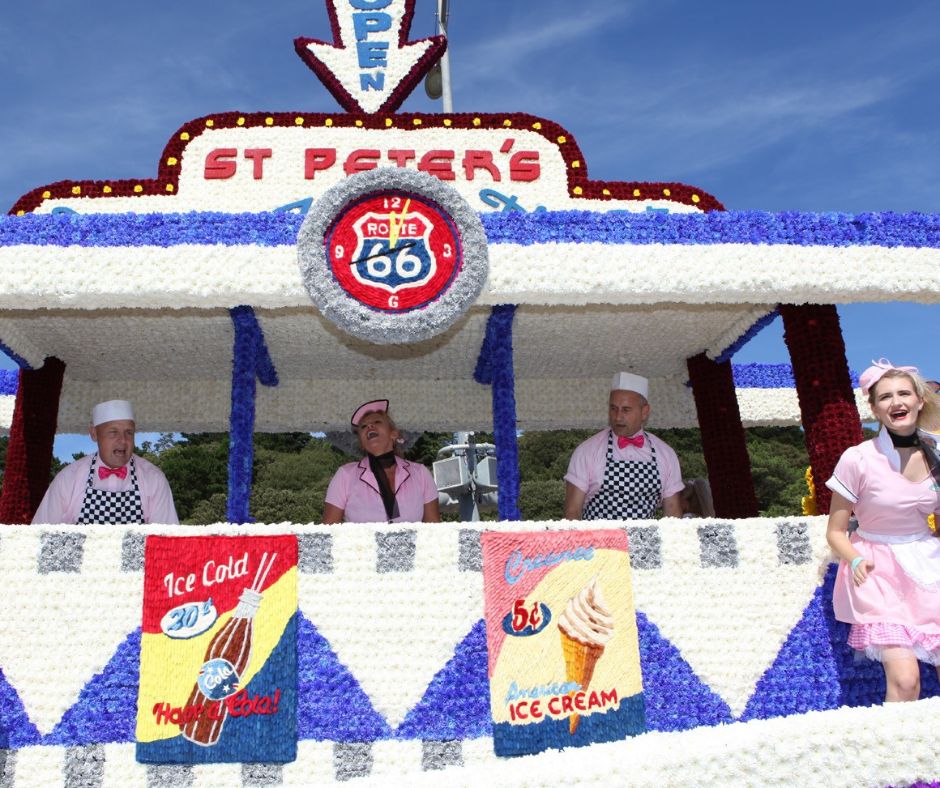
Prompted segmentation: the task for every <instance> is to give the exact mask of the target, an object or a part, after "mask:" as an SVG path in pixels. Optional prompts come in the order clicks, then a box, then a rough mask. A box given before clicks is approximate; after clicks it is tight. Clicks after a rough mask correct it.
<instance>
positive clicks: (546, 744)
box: [482, 530, 646, 755]
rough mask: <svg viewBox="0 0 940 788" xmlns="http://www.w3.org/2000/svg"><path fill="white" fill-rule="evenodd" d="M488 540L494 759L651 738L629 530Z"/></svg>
mask: <svg viewBox="0 0 940 788" xmlns="http://www.w3.org/2000/svg"><path fill="white" fill-rule="evenodd" d="M482 543H483V578H484V580H483V582H484V594H485V602H484V611H485V616H486V642H487V651H488V657H489V663H488V664H489V678H490V708H491V711H492V715H493V745H494V748H495V750H496V754H497V755H527V754H530V753H536V752H541V751H542V750H545V749H547V748H550V747H556V748H562V747H578V746H582V745H585V744H591V743H594V742H605V741H615V740H618V739H623V738H626V737H627V736H633V735H636V734H638V733H642V732H643V731H645V730H646V714H645V708H644V703H643V683H642V677H641V674H640V651H639V642H638V638H637V626H636V614H635V611H634V608H633V590H632V587H631V584H630V562H629V557H628V554H627V535H626V533H625V532H624V531H622V530H593V531H555V532H545V531H534V532H523V533H500V532H496V531H488V532H486V533H484V534H483V536H482Z"/></svg>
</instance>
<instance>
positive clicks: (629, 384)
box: [610, 372, 650, 399]
mask: <svg viewBox="0 0 940 788" xmlns="http://www.w3.org/2000/svg"><path fill="white" fill-rule="evenodd" d="M610 390H611V391H635V392H636V393H637V394H639V395H640V396H641V397H643V398H644V399H649V393H650V382H649V381H648V380H647V379H646V378H644V377H643V376H642V375H634V374H633V373H632V372H617V373H616V374H614V382H613V383H611V384H610Z"/></svg>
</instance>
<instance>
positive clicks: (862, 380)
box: [858, 357, 919, 397]
mask: <svg viewBox="0 0 940 788" xmlns="http://www.w3.org/2000/svg"><path fill="white" fill-rule="evenodd" d="M871 364H872V365H871V366H870V367H869V368H868V369H866V370H865V371H864V372H863V373H862V374H861V375H859V377H858V383H859V385H860V386H861V387H862V394H864V395H865V396H866V397H867V396H868V392H869V391H871V387H872V386H874V385H875V384H876V383H877V382H878V381H879V380H881V378H882V377H883V376H884V374H885V372H888V371H890V370H892V369H896V370H898V371H899V372H913V373H914V374H915V375H916V374H917V373H918V371H919V370H918V369H917V367H896V366H894V364H892V363H891V362H890V361H888V359H886V358H883V357H882V358H880V359H878V361H872V362H871Z"/></svg>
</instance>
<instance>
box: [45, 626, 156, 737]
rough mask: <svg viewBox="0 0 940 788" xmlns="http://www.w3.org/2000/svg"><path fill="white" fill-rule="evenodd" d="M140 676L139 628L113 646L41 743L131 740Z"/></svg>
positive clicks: (135, 717) (135, 718)
mask: <svg viewBox="0 0 940 788" xmlns="http://www.w3.org/2000/svg"><path fill="white" fill-rule="evenodd" d="M139 677H140V628H137V629H135V630H134V631H133V632H131V633H130V634H129V635H128V636H127V637H126V638H125V639H124V642H123V643H121V645H119V646H118V647H117V650H116V651H115V652H114V655H113V656H112V657H111V659H110V660H109V661H108V664H107V665H105V667H104V670H102V671H101V673H98V674H96V675H95V676H94V677H93V678H92V679H91V680H90V681H89V682H88V683H87V684H86V685H85V686H84V687H83V688H82V691H81V693H79V696H78V700H77V701H75V703H74V704H73V705H72V707H71V708H70V709H69V710H68V711H66V712H65V714H64V715H63V716H62V719H61V720H59V722H58V724H57V725H56V726H55V728H53V730H52V731H51V732H50V733H48V734H46V735H45V736H44V737H43V739H42V743H43V744H104V743H107V742H131V741H134V728H135V726H136V723H137V685H138V681H139Z"/></svg>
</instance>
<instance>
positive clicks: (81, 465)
mask: <svg viewBox="0 0 940 788" xmlns="http://www.w3.org/2000/svg"><path fill="white" fill-rule="evenodd" d="M133 458H134V468H135V469H136V471H137V486H138V487H139V488H140V502H141V505H142V508H143V512H144V522H147V523H166V524H170V525H176V524H178V523H179V518H178V517H177V516H176V507H175V506H174V505H173V493H171V492H170V485H169V484H167V481H166V476H164V475H163V471H161V470H160V469H159V468H158V467H157V466H156V465H154V464H153V463H152V462H147V460H145V459H144V458H143V457H138V456H137V455H136V454H135V455H133ZM93 460H94V461H95V470H94V481H93V483H92V486H93V487H94V488H95V489H96V490H107V491H108V492H124V491H126V490H130V489H133V487H134V485H133V482H132V481H131V474H130V469H129V468H128V473H127V476H126V478H124V479H121V478H119V477H117V476H109V477H108V478H107V479H99V478H98V462H97V460H98V455H97V454H90V455H88V456H87V457H82V458H81V459H80V460H76V461H75V462H73V463H72V464H71V465H68V466H66V467H65V468H63V469H62V470H61V471H59V473H58V475H57V476H56V477H55V478H54V479H53V480H52V484H50V485H49V489H48V490H46V494H45V495H44V496H43V499H42V503H40V504H39V508H38V509H37V510H36V514H35V515H34V516H33V522H34V523H49V524H53V525H55V524H59V523H74V522H76V521H77V520H78V514H79V512H80V511H81V508H82V499H83V498H84V497H85V486H86V482H87V480H88V471H89V469H90V468H91V463H92V461H93Z"/></svg>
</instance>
